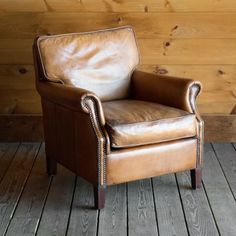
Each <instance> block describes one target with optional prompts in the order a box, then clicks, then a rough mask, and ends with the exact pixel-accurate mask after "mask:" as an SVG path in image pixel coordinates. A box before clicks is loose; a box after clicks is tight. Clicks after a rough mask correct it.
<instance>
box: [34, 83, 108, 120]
mask: <svg viewBox="0 0 236 236" xmlns="http://www.w3.org/2000/svg"><path fill="white" fill-rule="evenodd" d="M36 87H37V90H38V92H39V94H40V95H41V96H42V97H43V98H45V99H47V100H49V101H51V102H53V103H55V104H58V105H61V106H64V107H67V108H69V109H71V110H74V111H77V112H81V113H88V114H89V113H91V112H95V113H96V118H97V119H98V120H99V123H100V125H105V118H104V113H103V108H102V105H101V101H100V99H99V98H98V97H97V96H96V95H95V94H94V93H92V92H90V91H88V90H85V89H82V88H75V87H72V86H68V85H65V84H60V83H53V82H46V81H38V82H37V83H36ZM94 118H95V117H94Z"/></svg>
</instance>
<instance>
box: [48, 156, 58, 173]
mask: <svg viewBox="0 0 236 236" xmlns="http://www.w3.org/2000/svg"><path fill="white" fill-rule="evenodd" d="M46 165H47V173H48V175H56V174H57V162H56V161H55V160H54V159H52V158H49V157H47V158H46Z"/></svg>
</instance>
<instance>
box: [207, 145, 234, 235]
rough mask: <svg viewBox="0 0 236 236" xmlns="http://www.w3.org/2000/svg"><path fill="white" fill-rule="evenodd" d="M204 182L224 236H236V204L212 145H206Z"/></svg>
mask: <svg viewBox="0 0 236 236" xmlns="http://www.w3.org/2000/svg"><path fill="white" fill-rule="evenodd" d="M204 159H205V162H204V163H205V164H204V169H203V182H204V185H205V189H206V192H207V196H208V198H209V201H210V204H211V208H212V211H213V214H214V217H215V219H216V222H217V225H218V228H219V231H220V234H221V235H222V236H226V235H227V236H233V235H234V236H235V235H236V202H235V199H234V198H233V195H232V193H231V191H230V188H229V186H228V183H227V181H226V179H225V176H224V174H223V172H222V169H221V167H220V165H219V162H218V160H217V158H216V156H215V153H214V151H213V149H212V147H211V145H210V144H205V152H204Z"/></svg>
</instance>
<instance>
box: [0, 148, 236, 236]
mask: <svg viewBox="0 0 236 236" xmlns="http://www.w3.org/2000/svg"><path fill="white" fill-rule="evenodd" d="M233 145H235V144H233ZM233 145H232V144H229V143H223V144H213V147H214V150H213V148H212V146H211V145H210V144H206V145H205V156H204V169H203V187H202V188H201V189H198V190H192V189H191V181H190V175H189V171H187V172H182V173H178V174H177V175H176V176H177V183H176V179H175V176H174V175H165V176H161V177H156V178H153V180H152V181H153V182H151V179H146V180H142V181H136V182H131V183H128V184H127V185H125V184H121V185H115V186H111V187H108V188H107V191H106V206H105V208H104V209H102V210H100V211H97V210H95V209H94V198H93V187H92V185H91V184H89V183H87V182H86V181H84V180H82V179H81V178H79V177H77V182H76V186H75V176H74V174H72V173H71V172H70V171H68V170H66V169H65V168H63V167H61V166H60V165H59V166H58V167H59V168H58V169H59V170H58V174H57V176H55V177H53V178H52V177H51V179H52V181H51V182H50V177H48V176H47V174H46V171H45V154H44V151H43V147H42V148H41V149H40V152H39V153H38V150H39V147H40V144H39V143H24V144H20V145H18V144H17V143H15V144H7V143H0V235H1V236H2V235H5V233H6V235H7V236H11V235H12V236H15V235H17V236H18V235H27V236H33V235H34V234H35V231H37V232H36V233H37V235H43V236H47V235H63V236H64V235H68V236H73V235H76V236H77V235H83V236H85V235H86V236H90V235H91V236H95V235H99V236H108V235H113V236H119V235H120V236H123V235H124V236H126V235H129V236H133V235H135V236H136V235H137V236H138V235H145V236H149V235H151V236H152V235H158V234H159V235H160V236H166V235H176V236H178V235H181V236H182V235H183V236H184V235H188V233H189V235H191V236H195V235H207V236H208V235H210V236H215V235H216V236H217V235H219V233H220V235H222V236H225V235H227V236H231V235H233V236H235V235H236V223H235V222H236V221H235V219H236V202H235V198H234V196H233V193H234V194H235V183H236V177H235V173H236V171H235V170H236V166H235V165H236V164H235V163H236V151H235V148H236V145H235V148H234V147H233ZM216 155H217V156H216ZM36 156H37V159H36V161H35V157H36ZM1 178H2V181H1ZM50 183H51V185H50ZM126 186H127V188H126ZM152 186H153V188H152ZM49 187H50V189H49ZM75 187H76V188H75ZM73 194H74V196H73ZM72 200H73V202H72ZM155 207H156V209H155ZM185 220H186V222H185ZM215 222H216V224H215ZM186 226H187V227H188V229H187V228H186ZM187 231H188V232H187ZM218 231H219V233H218ZM6 235H5V236H6Z"/></svg>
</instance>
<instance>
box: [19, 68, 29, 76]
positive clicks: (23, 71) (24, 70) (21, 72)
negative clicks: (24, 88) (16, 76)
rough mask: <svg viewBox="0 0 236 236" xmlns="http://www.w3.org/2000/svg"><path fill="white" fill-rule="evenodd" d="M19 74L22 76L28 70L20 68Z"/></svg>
mask: <svg viewBox="0 0 236 236" xmlns="http://www.w3.org/2000/svg"><path fill="white" fill-rule="evenodd" d="M19 72H20V74H22V75H24V74H26V73H27V72H28V70H26V69H25V68H20V69H19Z"/></svg>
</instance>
